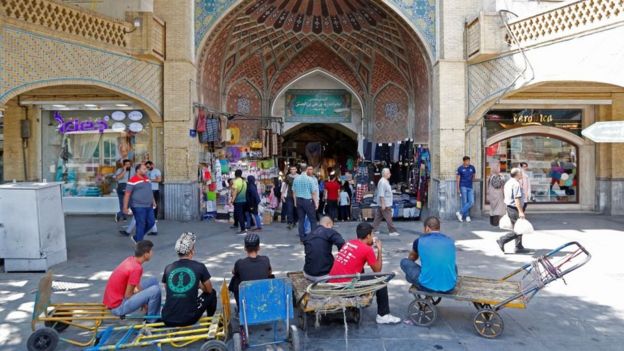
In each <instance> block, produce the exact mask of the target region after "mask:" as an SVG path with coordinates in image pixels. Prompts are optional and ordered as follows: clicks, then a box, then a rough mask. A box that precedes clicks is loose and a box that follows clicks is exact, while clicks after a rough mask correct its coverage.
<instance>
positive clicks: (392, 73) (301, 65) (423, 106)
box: [198, 0, 431, 144]
mask: <svg viewBox="0 0 624 351" xmlns="http://www.w3.org/2000/svg"><path fill="white" fill-rule="evenodd" d="M273 5H275V6H272V5H271V2H268V3H267V2H263V1H240V2H239V3H238V5H237V6H236V7H234V8H233V9H232V10H230V11H229V12H228V13H227V15H225V16H223V17H222V18H221V20H219V21H218V24H217V25H215V27H214V28H213V29H212V30H211V32H210V34H209V35H208V37H207V38H206V40H205V41H203V44H202V45H203V46H202V47H201V48H200V53H199V55H198V56H199V59H198V62H199V65H198V66H199V70H198V82H199V83H198V96H199V100H200V101H201V102H202V103H203V104H204V105H206V106H208V107H209V108H210V109H212V110H215V111H226V112H228V113H237V114H246V115H255V116H269V115H271V116H274V113H275V115H277V116H280V114H279V113H276V108H275V106H280V102H279V101H280V99H281V98H282V97H281V96H282V95H283V94H284V93H285V92H287V90H288V86H289V85H291V84H293V82H297V81H299V80H300V79H301V78H302V77H304V76H306V75H308V74H310V72H315V71H316V72H324V73H326V74H327V75H328V76H331V77H333V78H335V80H337V81H339V82H341V83H342V84H343V85H345V86H347V87H348V88H349V89H348V90H349V93H350V94H351V97H352V99H351V101H358V102H359V105H360V106H355V107H356V108H361V110H362V117H361V120H360V121H355V122H354V121H353V120H351V121H350V122H348V123H351V124H352V126H351V127H350V129H352V130H354V131H356V132H357V133H358V134H359V136H361V137H366V138H367V139H369V140H371V141H375V142H396V141H397V140H403V139H405V138H413V139H414V140H415V141H416V142H417V143H419V144H428V138H429V110H430V108H429V107H430V80H431V79H430V62H429V55H428V54H427V50H426V49H425V45H423V43H422V41H421V40H420V38H419V36H418V35H417V34H416V33H415V32H414V31H413V29H412V28H411V26H410V25H409V24H408V23H406V22H405V20H404V19H403V18H402V17H401V16H400V15H398V14H397V12H395V10H394V9H393V8H391V7H390V6H388V5H386V4H385V2H384V1H381V0H377V1H373V0H371V1H358V2H345V1H341V0H339V1H331V2H329V1H328V2H324V1H312V0H305V1H298V0H287V1H282V2H280V3H279V4H275V3H274V4H273ZM310 88H313V87H310ZM349 107H354V106H349ZM284 117H285V122H288V120H287V118H288V117H287V116H284ZM299 122H304V123H305V122H308V123H319V121H318V120H309V121H299ZM328 123H334V122H333V121H329V122H328ZM238 127H239V128H240V130H241V141H242V142H245V141H246V140H253V139H254V138H256V133H258V130H259V129H261V128H262V126H261V123H260V122H249V123H247V124H246V125H244V126H242V125H241V126H238Z"/></svg>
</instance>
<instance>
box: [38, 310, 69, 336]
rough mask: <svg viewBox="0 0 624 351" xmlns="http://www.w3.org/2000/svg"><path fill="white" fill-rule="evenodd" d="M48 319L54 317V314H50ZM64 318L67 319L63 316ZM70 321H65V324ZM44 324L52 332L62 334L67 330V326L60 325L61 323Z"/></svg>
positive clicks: (48, 322) (50, 322)
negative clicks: (51, 329)
mask: <svg viewBox="0 0 624 351" xmlns="http://www.w3.org/2000/svg"><path fill="white" fill-rule="evenodd" d="M70 316H71V315H70ZM48 317H54V313H51V314H50V315H49V316H48ZM64 317H68V316H64ZM68 318H69V317H68ZM71 321H72V320H71V319H68V320H67V322H71ZM44 324H45V326H46V327H48V328H54V330H56V331H57V332H59V333H62V332H63V331H64V330H65V329H67V328H69V324H66V323H62V322H52V321H47V322H45V323H44Z"/></svg>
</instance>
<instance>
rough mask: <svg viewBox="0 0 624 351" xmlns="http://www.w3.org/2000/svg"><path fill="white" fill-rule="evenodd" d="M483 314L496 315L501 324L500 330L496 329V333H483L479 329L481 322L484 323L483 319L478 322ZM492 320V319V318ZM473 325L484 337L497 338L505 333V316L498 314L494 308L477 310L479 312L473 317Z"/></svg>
mask: <svg viewBox="0 0 624 351" xmlns="http://www.w3.org/2000/svg"><path fill="white" fill-rule="evenodd" d="M482 314H491V317H490V318H492V317H494V318H496V319H498V321H497V322H498V323H499V324H500V331H498V332H496V331H494V334H483V333H482V332H481V331H480V330H479V326H478V324H479V323H483V321H480V322H479V323H477V319H482V317H481V315H482ZM490 321H491V319H490ZM472 325H473V326H474V328H475V330H476V332H477V334H479V336H482V337H484V338H487V339H496V338H497V337H499V336H501V334H503V331H504V330H505V323H504V322H503V318H502V317H501V316H500V314H498V312H496V311H494V310H492V309H482V310H479V311H477V313H476V314H475V316H474V318H473V319H472Z"/></svg>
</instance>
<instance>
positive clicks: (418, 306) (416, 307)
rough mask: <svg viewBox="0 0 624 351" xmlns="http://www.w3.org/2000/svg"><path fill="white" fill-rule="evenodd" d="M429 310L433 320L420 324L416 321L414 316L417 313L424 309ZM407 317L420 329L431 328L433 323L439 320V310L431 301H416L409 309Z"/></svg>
mask: <svg viewBox="0 0 624 351" xmlns="http://www.w3.org/2000/svg"><path fill="white" fill-rule="evenodd" d="M423 308H424V309H425V310H429V314H431V317H430V318H431V320H430V321H428V322H424V323H420V322H419V321H418V320H416V319H415V318H414V317H413V316H412V315H413V314H415V313H416V311H422V309H423ZM407 315H408V318H409V319H411V321H412V322H414V324H415V325H418V326H420V327H429V326H431V325H432V324H433V323H435V321H436V319H438V309H437V307H436V306H435V305H434V304H433V301H431V300H430V299H414V301H412V302H411V303H410V304H409V306H408V307H407Z"/></svg>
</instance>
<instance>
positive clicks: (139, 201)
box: [123, 163, 156, 242]
mask: <svg viewBox="0 0 624 351" xmlns="http://www.w3.org/2000/svg"><path fill="white" fill-rule="evenodd" d="M123 203H124V206H123V212H124V213H125V214H128V207H130V208H131V209H132V213H133V214H134V219H135V220H136V234H135V235H134V236H131V237H130V238H131V239H132V241H134V242H138V241H141V240H143V237H144V236H145V233H147V232H148V231H149V230H150V229H151V228H152V227H153V226H154V223H155V222H156V220H155V218H154V208H156V201H155V200H154V194H153V193H152V184H151V182H150V180H149V178H148V177H147V167H145V165H144V164H142V163H141V164H138V165H137V166H136V167H135V175H134V176H132V177H131V178H130V180H128V185H126V194H125V196H124V202H123Z"/></svg>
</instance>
